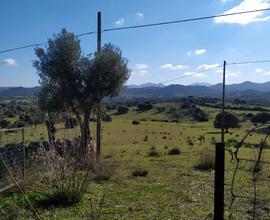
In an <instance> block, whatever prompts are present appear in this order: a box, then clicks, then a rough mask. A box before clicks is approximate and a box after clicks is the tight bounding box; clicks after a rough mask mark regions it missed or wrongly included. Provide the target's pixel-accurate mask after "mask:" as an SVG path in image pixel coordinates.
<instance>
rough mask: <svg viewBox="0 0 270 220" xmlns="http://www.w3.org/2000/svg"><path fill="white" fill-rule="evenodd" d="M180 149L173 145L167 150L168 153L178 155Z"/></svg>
mask: <svg viewBox="0 0 270 220" xmlns="http://www.w3.org/2000/svg"><path fill="white" fill-rule="evenodd" d="M180 154H181V150H180V149H179V148H178V147H174V148H172V149H170V150H169V152H168V155H180Z"/></svg>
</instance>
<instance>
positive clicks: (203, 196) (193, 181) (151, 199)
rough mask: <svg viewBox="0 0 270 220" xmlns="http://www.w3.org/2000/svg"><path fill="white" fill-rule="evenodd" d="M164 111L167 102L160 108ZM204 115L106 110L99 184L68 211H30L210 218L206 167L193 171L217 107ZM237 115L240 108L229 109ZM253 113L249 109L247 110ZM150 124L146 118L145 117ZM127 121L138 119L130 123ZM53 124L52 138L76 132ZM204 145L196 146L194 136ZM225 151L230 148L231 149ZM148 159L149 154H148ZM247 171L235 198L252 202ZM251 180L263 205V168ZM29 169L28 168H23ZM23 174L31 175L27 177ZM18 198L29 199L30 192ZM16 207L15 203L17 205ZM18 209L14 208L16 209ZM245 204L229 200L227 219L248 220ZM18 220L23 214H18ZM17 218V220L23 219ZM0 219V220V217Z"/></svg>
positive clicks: (244, 126)
mask: <svg viewBox="0 0 270 220" xmlns="http://www.w3.org/2000/svg"><path fill="white" fill-rule="evenodd" d="M160 105H164V106H165V107H166V108H167V106H168V105H174V104H173V103H170V104H166V103H165V104H160ZM200 108H201V109H202V110H203V111H204V112H206V113H207V115H208V117H209V121H207V122H197V121H194V120H192V119H191V118H190V117H188V116H187V117H184V116H183V117H182V118H180V122H178V123H176V122H164V121H163V120H167V119H170V116H169V115H168V114H166V113H165V112H162V113H160V112H157V110H156V108H153V109H151V110H148V111H144V112H138V111H137V110H136V107H130V109H129V112H128V113H127V114H123V115H117V114H115V113H116V112H115V111H110V112H109V114H110V115H111V116H112V122H104V123H103V124H102V130H103V133H102V158H103V159H102V160H103V162H104V163H106V164H110V173H111V176H110V178H108V179H107V180H99V181H93V182H91V183H89V188H88V193H87V194H86V195H85V196H84V198H83V200H82V201H81V202H80V203H79V204H77V205H74V206H68V207H64V208H63V207H47V208H46V209H44V208H37V209H38V212H39V214H40V216H41V218H42V219H94V217H93V216H94V215H95V212H98V213H99V212H100V213H101V214H100V219H212V217H213V198H214V170H211V169H210V170H207V171H204V170H200V169H196V168H195V167H196V166H197V165H198V163H199V162H200V160H201V157H202V155H203V154H204V153H207V154H209V155H212V156H213V155H214V150H215V144H214V143H215V142H219V141H220V133H219V131H220V130H219V129H215V128H214V127H213V121H214V118H215V116H216V114H217V113H218V112H219V110H218V109H214V108H208V107H200ZM234 113H235V114H237V115H238V116H239V118H241V117H242V116H243V115H244V114H246V113H247V112H246V111H234ZM253 113H254V112H253ZM153 119H154V120H155V121H152V120H153ZM132 120H138V121H140V124H139V125H133V124H132ZM62 127H63V125H61V124H58V125H57V128H58V129H57V133H56V137H57V138H60V139H61V138H67V139H68V138H72V137H75V136H76V135H78V133H79V131H78V128H74V129H69V130H66V129H61V128H62ZM252 127H253V125H252V123H251V122H249V121H246V122H242V123H241V128H236V129H230V131H229V133H227V134H226V135H225V138H226V140H229V139H235V140H237V141H240V140H241V139H242V138H243V137H244V135H245V133H246V130H248V129H250V128H252ZM91 134H92V136H93V137H94V136H95V123H94V122H92V123H91ZM200 136H204V138H205V141H202V142H200V141H199V137H200ZM263 137H265V135H263V134H259V133H252V136H249V137H248V138H247V140H246V142H248V143H257V144H258V143H259V142H260V141H261V139H262V138H263ZM41 139H44V140H46V129H45V127H44V126H43V125H39V126H38V127H37V128H36V130H35V129H34V127H27V128H25V143H29V142H30V141H38V140H41ZM20 140H21V137H20V135H19V132H18V133H12V134H9V135H2V139H1V141H2V143H12V142H19V141H20ZM173 148H179V149H180V151H181V153H180V154H179V155H168V152H169V151H170V150H171V149H173ZM232 149H233V148H232ZM153 151H154V152H155V154H151V152H153ZM239 155H240V157H241V158H248V159H255V158H256V157H257V155H258V149H254V148H247V147H243V148H242V149H241V150H240V153H239ZM269 159H270V151H269V149H265V150H264V153H263V160H264V161H269ZM235 166H236V161H235V160H233V161H231V157H230V154H229V153H228V152H226V168H225V169H226V173H225V210H226V212H225V214H226V219H228V218H229V214H230V213H229V210H228V207H229V205H230V202H231V196H230V187H231V180H232V175H233V171H234V168H235ZM252 166H254V163H252V162H247V161H241V162H240V168H239V172H238V173H237V176H236V184H235V193H236V194H238V195H244V196H247V197H253V184H252V183H253V181H252V171H251V170H252ZM261 169H262V171H261V172H260V177H262V178H264V180H258V181H257V194H258V195H257V196H258V198H260V199H264V200H270V194H269V185H268V183H269V180H270V175H269V171H270V165H267V164H263V165H262V168H261ZM138 170H145V171H147V172H148V174H147V175H146V176H145V177H135V176H134V175H132V173H133V172H134V171H138ZM29 172H30V171H29ZM28 175H31V173H29V174H28ZM26 193H27V194H28V195H29V197H30V198H31V191H29V192H28V191H27V190H26ZM18 198H21V196H20V195H19V194H17V193H15V194H9V195H7V196H1V197H0V207H1V204H2V205H6V206H8V205H12V204H14V200H16V201H18V200H20V199H18ZM17 203H18V202H16V204H17ZM19 206H20V204H19ZM252 207H253V204H252V199H251V198H237V199H236V200H235V202H234V205H233V208H232V210H231V211H232V214H233V215H232V219H252ZM257 214H259V215H260V216H259V217H258V219H269V216H270V207H269V203H266V202H264V201H260V202H259V203H258V204H257ZM24 216H25V217H24ZM28 218H29V216H28V215H27V214H25V213H24V214H22V215H21V216H20V218H19V219H28ZM0 219H1V217H0Z"/></svg>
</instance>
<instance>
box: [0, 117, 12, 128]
mask: <svg viewBox="0 0 270 220" xmlns="http://www.w3.org/2000/svg"><path fill="white" fill-rule="evenodd" d="M9 125H10V122H9V121H8V120H6V119H1V120H0V127H1V128H8V127H9Z"/></svg>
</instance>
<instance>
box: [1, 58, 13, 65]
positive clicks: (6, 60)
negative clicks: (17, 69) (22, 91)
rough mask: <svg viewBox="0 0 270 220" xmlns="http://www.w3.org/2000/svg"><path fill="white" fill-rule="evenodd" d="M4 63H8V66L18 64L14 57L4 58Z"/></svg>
mask: <svg viewBox="0 0 270 220" xmlns="http://www.w3.org/2000/svg"><path fill="white" fill-rule="evenodd" d="M2 63H3V64H5V65H7V66H16V60H14V59H12V58H7V59H4V60H3V61H2Z"/></svg>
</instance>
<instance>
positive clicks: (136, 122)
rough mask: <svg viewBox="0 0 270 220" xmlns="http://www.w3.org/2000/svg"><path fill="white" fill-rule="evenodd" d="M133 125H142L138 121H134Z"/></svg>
mask: <svg viewBox="0 0 270 220" xmlns="http://www.w3.org/2000/svg"><path fill="white" fill-rule="evenodd" d="M132 124H133V125H139V124H140V121H138V120H132Z"/></svg>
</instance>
